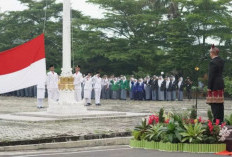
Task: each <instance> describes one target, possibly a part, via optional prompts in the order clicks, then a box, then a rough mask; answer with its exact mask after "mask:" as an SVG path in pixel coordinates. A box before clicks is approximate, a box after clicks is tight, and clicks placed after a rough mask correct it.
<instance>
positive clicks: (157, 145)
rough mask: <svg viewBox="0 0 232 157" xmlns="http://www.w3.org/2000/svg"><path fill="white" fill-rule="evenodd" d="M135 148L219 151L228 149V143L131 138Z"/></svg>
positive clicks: (170, 150) (195, 151)
mask: <svg viewBox="0 0 232 157" xmlns="http://www.w3.org/2000/svg"><path fill="white" fill-rule="evenodd" d="M130 146H131V147H133V148H144V149H154V150H161V151H168V152H177V151H178V152H192V153H217V152H221V151H224V150H226V144H224V143H222V144H187V143H176V144H173V143H163V142H154V141H151V142H149V141H146V140H143V141H138V140H134V139H131V140H130Z"/></svg>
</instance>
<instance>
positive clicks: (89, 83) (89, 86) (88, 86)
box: [84, 77, 93, 90]
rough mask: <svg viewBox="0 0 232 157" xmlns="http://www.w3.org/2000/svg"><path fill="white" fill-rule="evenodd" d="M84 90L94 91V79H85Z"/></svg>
mask: <svg viewBox="0 0 232 157" xmlns="http://www.w3.org/2000/svg"><path fill="white" fill-rule="evenodd" d="M84 84H85V86H84V90H88V89H89V90H92V88H93V80H92V77H85V78H84Z"/></svg>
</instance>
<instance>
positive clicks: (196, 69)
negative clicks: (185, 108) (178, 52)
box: [194, 66, 200, 113]
mask: <svg viewBox="0 0 232 157" xmlns="http://www.w3.org/2000/svg"><path fill="white" fill-rule="evenodd" d="M194 69H195V71H196V83H197V85H196V106H195V108H196V113H197V97H198V71H199V70H200V68H199V67H198V66H196V67H195V68H194Z"/></svg>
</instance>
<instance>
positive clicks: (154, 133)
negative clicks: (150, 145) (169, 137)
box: [145, 124, 162, 142]
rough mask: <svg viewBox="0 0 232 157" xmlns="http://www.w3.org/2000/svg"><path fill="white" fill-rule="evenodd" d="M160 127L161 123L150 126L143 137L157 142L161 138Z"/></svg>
mask: <svg viewBox="0 0 232 157" xmlns="http://www.w3.org/2000/svg"><path fill="white" fill-rule="evenodd" d="M161 128H162V125H160V124H157V125H154V126H153V127H152V128H150V129H148V130H147V132H146V137H145V139H146V140H148V141H156V142H159V141H160V139H161V133H162V131H161Z"/></svg>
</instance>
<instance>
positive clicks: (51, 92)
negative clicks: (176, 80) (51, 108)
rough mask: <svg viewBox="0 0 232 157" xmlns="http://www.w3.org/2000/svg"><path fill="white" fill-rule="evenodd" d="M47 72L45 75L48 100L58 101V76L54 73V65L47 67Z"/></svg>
mask: <svg viewBox="0 0 232 157" xmlns="http://www.w3.org/2000/svg"><path fill="white" fill-rule="evenodd" d="M49 70H50V71H49V72H48V73H47V79H46V83H47V89H48V100H54V101H58V100H59V90H58V79H59V78H58V75H57V73H56V72H55V71H54V70H55V67H54V65H50V66H49Z"/></svg>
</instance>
